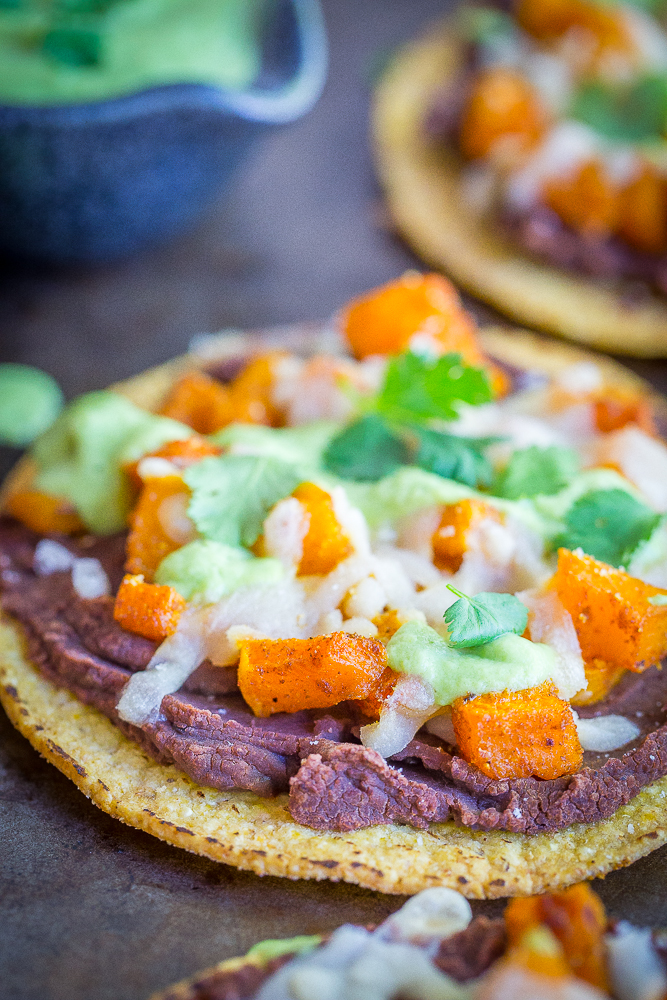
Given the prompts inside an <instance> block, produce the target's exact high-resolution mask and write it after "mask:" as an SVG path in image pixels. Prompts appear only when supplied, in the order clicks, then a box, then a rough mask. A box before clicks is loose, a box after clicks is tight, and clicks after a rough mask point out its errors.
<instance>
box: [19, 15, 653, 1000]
mask: <svg viewBox="0 0 667 1000" xmlns="http://www.w3.org/2000/svg"><path fill="white" fill-rule="evenodd" d="M324 6H325V12H326V16H327V21H328V27H329V34H330V41H331V71H330V78H329V83H328V85H327V88H326V91H325V94H324V96H323V98H322V100H321V101H320V103H319V105H318V106H317V108H316V109H315V110H314V111H313V112H312V113H311V114H310V115H309V116H308V117H307V118H305V119H304V120H303V121H301V122H298V123H297V124H295V125H293V126H290V127H288V128H286V129H285V130H284V131H281V132H279V133H277V134H274V135H272V136H270V137H269V138H268V139H266V140H265V141H264V142H263V144H262V145H260V146H259V147H257V148H256V150H255V152H254V153H253V154H252V157H251V159H250V160H249V161H248V162H247V164H246V166H245V168H244V169H243V170H242V171H241V173H240V174H239V175H238V176H237V178H236V180H235V182H234V183H233V185H232V188H231V189H230V190H229V192H228V194H227V196H226V197H225V198H224V199H223V200H222V201H221V202H220V204H219V205H217V206H216V207H215V208H214V209H213V210H211V211H210V213H209V214H208V216H207V217H206V219H205V220H204V221H203V222H202V223H201V224H200V225H199V227H198V228H197V229H196V230H195V231H193V232H191V233H190V234H188V235H187V236H185V237H183V238H182V239H180V240H179V241H178V242H176V243H174V244H172V245H171V246H169V247H167V248H165V249H162V250H160V251H156V252H153V253H150V254H148V255H144V256H142V257H137V258H134V259H131V260H128V261H126V262H124V263H122V264H116V265H113V266H106V267H100V268H96V269H91V270H84V269H79V270H70V271H55V270H50V269H45V268H37V267H31V266H27V265H18V264H16V263H13V262H10V261H5V262H3V266H2V273H1V274H0V360H2V361H22V362H27V363H30V364H36V365H40V366H41V367H43V368H45V369H47V370H48V371H50V372H52V373H53V375H55V377H56V378H57V379H58V380H59V381H60V382H61V384H62V385H63V387H64V389H65V391H66V393H67V394H68V396H72V395H74V394H75V393H78V392H82V391H84V390H87V389H93V388H99V387H102V386H105V385H107V384H108V383H109V382H111V381H113V380H115V379H119V378H123V377H125V376H128V375H131V374H133V373H135V372H137V371H140V370H142V369H144V368H146V367H148V366H149V365H152V364H155V363H157V362H160V361H163V360H165V359H167V358H169V357H171V356H173V355H175V354H178V353H180V352H181V351H183V350H185V349H186V348H187V345H188V342H189V340H190V337H191V336H192V335H193V334H196V333H199V332H202V331H213V330H219V329H223V328H228V327H236V328H239V327H258V326H266V325H272V324H277V323H286V322H291V321H297V320H304V319H318V318H321V317H325V316H327V315H329V314H330V313H331V312H332V311H333V310H334V309H336V308H337V307H338V306H339V305H340V304H341V303H343V302H344V301H345V300H346V299H347V298H348V297H349V296H351V295H353V294H355V293H358V292H360V291H363V290H364V289H366V288H369V287H372V286H373V285H375V284H378V283H380V282H382V281H386V280H388V279H390V278H392V277H394V276H396V275H397V274H399V273H400V272H401V271H402V270H403V269H405V268H406V267H410V266H415V265H416V264H417V261H416V260H415V258H414V257H413V256H412V255H411V253H410V252H409V250H408V249H407V248H406V247H405V246H404V245H402V244H401V242H400V241H399V240H398V239H397V238H396V237H395V236H394V235H393V234H392V233H391V231H390V229H389V228H388V227H387V225H386V219H385V214H384V212H383V210H382V205H381V199H380V195H379V191H378V189H377V186H376V183H375V181H374V178H373V169H372V164H371V158H370V154H369V147H368V140H367V126H368V98H369V84H370V80H371V78H372V74H373V71H374V67H376V66H377V65H378V63H379V62H380V61H381V60H382V58H383V57H384V56H386V54H387V53H389V52H390V51H391V49H392V48H393V47H394V46H396V45H397V44H399V43H401V42H402V41H403V40H405V39H407V38H409V37H410V36H411V35H412V34H414V33H416V32H417V31H419V30H420V29H421V28H423V27H424V26H425V25H427V24H428V23H429V21H431V20H433V19H434V18H436V17H438V16H440V15H441V14H442V12H443V11H444V10H445V9H446V7H447V4H446V3H444V4H443V3H442V2H438V0H324ZM630 365H631V367H632V368H634V369H635V370H636V371H639V372H640V373H641V374H642V375H644V376H646V377H647V378H649V379H650V380H651V381H652V382H653V383H654V384H655V385H656V386H658V387H659V388H662V389H667V363H665V362H630ZM11 457H12V456H10V455H8V454H6V453H5V454H4V455H3V456H2V461H3V462H4V465H5V467H7V464H8V462H9V460H10V458H11ZM0 803H1V805H0V845H1V846H0V856H1V857H2V866H1V870H0V953H1V963H2V964H1V967H0V996H2V997H6V998H7V1000H145V998H147V997H148V995H149V994H150V993H151V991H152V990H155V989H157V988H159V987H162V986H166V985H167V984H168V983H170V982H172V981H174V980H176V979H179V978H181V977H183V976H185V975H189V974H191V973H193V972H195V971H196V970H197V969H200V968H203V967H204V966H206V965H209V964H211V963H213V962H215V961H218V960H220V959H222V958H224V957H227V956H231V955H235V954H239V953H242V952H244V951H245V950H246V949H247V948H248V947H249V946H250V945H251V944H253V943H254V942H255V941H257V940H259V939H261V938H266V937H285V936H288V935H292V934H297V933H304V932H305V933H309V932H315V931H323V930H328V929H331V928H333V927H335V926H336V925H337V924H339V923H342V922H344V921H346V920H352V921H357V922H361V923H366V922H371V921H378V920H380V919H382V918H383V917H384V916H385V915H386V914H388V913H389V912H390V911H392V910H393V909H395V908H397V907H398V906H399V905H400V903H401V902H402V900H401V899H400V898H399V897H394V896H382V895H380V894H376V893H372V892H368V891H366V890H362V889H358V888H356V887H354V886H346V885H334V884H331V883H310V882H301V883H299V882H289V881H285V880H280V879H272V878H265V879H260V878H257V877H256V876H254V875H249V874H246V873H243V872H237V871H236V870H234V869H232V868H227V867H226V866H224V865H220V864H215V863H213V862H210V861H207V860H205V859H203V858H198V857H195V856H194V855H190V854H187V853H185V852H183V851H178V850H176V849H175V848H171V847H168V846H167V845H165V844H163V843H161V842H160V841H158V840H155V839H154V838H152V837H149V836H148V835H146V834H143V833H139V832H137V831H135V830H132V829H129V828H127V827H124V826H122V825H121V824H120V823H119V822H117V821H115V820H112V819H110V818H109V817H108V816H106V815H105V814H104V813H101V812H99V811H98V810H97V809H96V808H95V807H94V806H92V805H91V804H90V803H89V802H88V801H87V800H86V799H85V798H84V797H83V796H82V795H81V793H80V792H78V791H77V789H76V788H75V787H74V786H73V785H72V784H70V782H68V781H67V780H66V779H65V778H64V777H63V776H62V775H61V774H60V773H59V772H58V771H56V770H55V769H54V768H53V767H52V766H51V765H49V764H47V763H45V762H44V761H43V760H42V759H41V758H40V757H39V756H38V754H37V753H36V752H35V751H34V750H32V748H31V747H30V746H29V745H28V743H27V742H26V741H25V740H24V739H22V737H20V736H19V735H18V734H17V733H16V732H15V731H14V730H13V729H12V727H11V726H10V725H9V723H8V722H7V719H6V718H5V716H4V715H2V713H0ZM596 889H597V890H598V891H599V892H600V894H601V895H602V897H603V899H604V901H605V903H606V905H607V907H608V909H609V911H610V913H611V914H612V915H613V916H615V917H622V916H625V917H627V918H628V919H630V920H633V921H635V922H637V923H639V924H653V925H660V924H662V925H667V849H663V850H661V851H657V852H655V853H654V854H653V855H651V856H649V857H648V858H646V859H644V860H643V861H640V862H638V863H637V864H635V865H633V866H632V867H631V868H629V869H625V870H623V871H619V872H616V873H614V874H612V875H610V876H608V878H607V879H606V880H605V881H604V882H598V883H596ZM474 905H475V909H482V910H485V911H488V912H494V913H498V912H500V911H501V910H502V905H503V904H502V903H501V902H493V903H479V904H474Z"/></svg>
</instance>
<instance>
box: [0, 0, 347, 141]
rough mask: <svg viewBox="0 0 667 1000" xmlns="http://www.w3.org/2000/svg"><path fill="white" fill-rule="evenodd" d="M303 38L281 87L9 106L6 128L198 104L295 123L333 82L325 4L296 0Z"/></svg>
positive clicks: (3, 113)
mask: <svg viewBox="0 0 667 1000" xmlns="http://www.w3.org/2000/svg"><path fill="white" fill-rule="evenodd" d="M290 2H291V6H292V8H293V11H294V18H295V27H296V31H297V34H298V37H299V43H300V49H301V51H300V56H299V62H298V67H297V69H296V72H295V73H294V75H293V76H292V77H291V79H289V80H287V81H286V82H285V83H282V84H279V85H278V86H275V87H262V86H260V85H255V86H251V87H249V88H248V89H246V90H240V91H237V90H230V89H226V88H224V87H216V86H215V85H214V84H208V83H192V82H188V81H183V82H179V83H170V84H164V85H158V86H155V87H149V88H144V89H142V90H137V91H133V92H131V93H128V94H119V95H116V96H114V97H109V98H105V99H104V100H102V101H89V102H86V103H81V104H48V105H30V104H11V105H10V104H3V105H0V124H5V123H9V122H11V121H12V119H13V120H14V121H16V120H22V121H30V122H31V123H33V124H47V123H48V124H49V125H59V124H62V125H68V126H72V125H75V126H76V125H82V126H83V125H88V124H90V123H91V122H93V121H94V122H95V123H100V122H104V123H113V122H115V121H120V120H122V121H128V120H131V119H132V118H136V117H143V116H144V115H146V114H151V113H153V112H154V111H160V110H164V109H165V108H166V107H170V108H173V107H175V106H178V105H179V104H183V105H190V104H191V103H192V99H193V97H196V103H197V104H199V105H200V106H201V105H204V106H208V107H211V108H218V109H219V110H220V111H222V112H227V113H229V114H231V115H234V116H237V117H238V118H242V119H244V120H245V121H254V122H257V123H262V124H266V125H280V124H283V123H287V122H290V121H294V120H295V119H296V118H299V117H300V116H301V115H303V114H305V113H306V111H308V110H310V108H311V107H313V105H314V104H315V102H316V101H317V99H318V98H319V96H320V94H321V93H322V90H323V88H324V84H325V81H326V77H327V69H328V58H329V55H328V45H327V35H326V28H325V23H324V16H323V14H322V9H321V7H320V3H319V0H290Z"/></svg>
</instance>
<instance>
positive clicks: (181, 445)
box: [125, 434, 222, 489]
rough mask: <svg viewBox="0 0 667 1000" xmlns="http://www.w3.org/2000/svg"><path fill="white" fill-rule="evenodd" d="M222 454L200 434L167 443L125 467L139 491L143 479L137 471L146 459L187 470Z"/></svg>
mask: <svg viewBox="0 0 667 1000" xmlns="http://www.w3.org/2000/svg"><path fill="white" fill-rule="evenodd" d="M220 454H222V448H219V447H218V446H217V445H215V444H211V442H210V441H207V440H206V438H203V437H200V436H199V435H198V434H193V435H192V437H189V438H183V439H182V440H180V441H167V443H166V444H163V445H162V447H161V448H156V450H155V451H149V452H147V453H146V454H145V455H142V456H141V458H140V459H138V461H136V462H132V464H131V465H128V466H126V467H125V471H126V472H127V474H128V475H129V476H130V478H131V479H132V482H133V483H134V484H135V486H136V487H137V489H140V488H141V484H142V479H141V477H140V476H139V474H138V472H137V469H138V467H139V462H142V461H143V460H144V458H165V459H166V460H167V461H168V462H171V464H172V465H175V466H176V468H177V469H187V467H188V466H189V465H194V464H195V463H196V462H201V460H202V459H203V458H210V457H211V456H212V455H220Z"/></svg>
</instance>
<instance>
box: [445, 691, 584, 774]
mask: <svg viewBox="0 0 667 1000" xmlns="http://www.w3.org/2000/svg"><path fill="white" fill-rule="evenodd" d="M452 724H453V726H454V732H455V733H456V739H457V743H458V747H459V751H460V753H461V755H462V756H463V757H464V758H465V760H467V761H468V762H469V763H470V764H474V765H475V767H478V768H479V769H480V771H482V772H483V773H484V774H486V775H487V776H488V777H489V778H529V777H530V776H531V775H534V776H535V777H536V778H558V777H560V776H561V775H562V774H572V772H573V771H576V770H577V769H578V768H579V767H580V765H581V761H582V757H583V751H582V749H581V744H580V743H579V737H578V735H577V727H576V726H575V723H574V718H573V716H572V711H571V709H570V705H569V702H567V701H564V700H563V699H562V698H559V697H558V692H557V690H556V687H555V686H554V685H553V684H552V683H551V682H550V681H545V682H544V684H540V685H539V687H534V688H526V690H524V691H501V692H492V693H491V694H482V695H478V696H477V697H476V698H475V697H466V698H457V699H456V701H455V702H454V704H453V705H452Z"/></svg>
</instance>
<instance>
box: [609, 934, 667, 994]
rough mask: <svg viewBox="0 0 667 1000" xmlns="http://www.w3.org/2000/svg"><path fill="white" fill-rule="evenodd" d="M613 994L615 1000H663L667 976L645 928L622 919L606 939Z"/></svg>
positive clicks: (666, 989)
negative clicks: (633, 925) (634, 925)
mask: <svg viewBox="0 0 667 1000" xmlns="http://www.w3.org/2000/svg"><path fill="white" fill-rule="evenodd" d="M605 942H606V945H607V964H608V968H609V974H610V978H611V986H612V991H613V994H614V996H615V997H617V998H618V1000H662V998H663V997H664V995H665V992H666V991H667V975H665V970H664V968H663V965H662V962H661V961H660V958H659V956H658V953H657V952H656V950H655V948H654V947H653V941H652V937H651V930H650V928H648V927H632V926H631V925H630V924H629V923H626V921H624V920H622V921H621V922H620V923H619V924H617V925H616V930H615V933H614V934H608V935H607V936H606V938H605Z"/></svg>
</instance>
